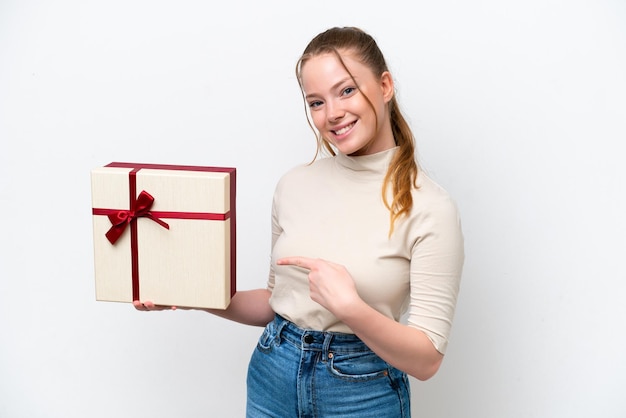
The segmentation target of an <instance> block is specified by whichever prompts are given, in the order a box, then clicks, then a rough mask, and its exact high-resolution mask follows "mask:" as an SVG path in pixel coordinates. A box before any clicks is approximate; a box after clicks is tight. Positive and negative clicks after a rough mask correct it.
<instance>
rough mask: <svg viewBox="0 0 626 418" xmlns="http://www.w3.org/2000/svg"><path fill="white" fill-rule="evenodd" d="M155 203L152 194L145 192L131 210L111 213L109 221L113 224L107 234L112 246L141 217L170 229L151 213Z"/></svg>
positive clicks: (132, 205) (140, 194)
mask: <svg viewBox="0 0 626 418" xmlns="http://www.w3.org/2000/svg"><path fill="white" fill-rule="evenodd" d="M153 202H154V197H152V195H150V193H148V192H146V191H145V190H143V191H142V192H141V193H139V196H138V197H137V199H136V200H135V202H134V204H131V205H130V207H131V209H130V210H118V211H117V212H115V213H111V214H110V215H108V216H109V220H110V221H111V223H112V224H113V226H112V227H111V229H109V230H108V232H107V233H106V234H105V235H106V237H107V239H108V240H109V242H111V244H115V242H116V241H117V239H118V238H119V237H120V236H122V233H123V232H124V230H125V229H126V227H127V226H128V225H129V224H130V223H131V222H133V221H134V220H136V219H137V218H140V217H146V218H150V219H152V220H153V221H154V222H156V223H158V224H159V225H161V226H162V227H163V228H166V229H170V226H169V225H168V224H166V223H165V222H163V221H162V220H160V219H159V218H157V217H156V216H154V215H153V214H152V212H150V208H151V207H152V203H153Z"/></svg>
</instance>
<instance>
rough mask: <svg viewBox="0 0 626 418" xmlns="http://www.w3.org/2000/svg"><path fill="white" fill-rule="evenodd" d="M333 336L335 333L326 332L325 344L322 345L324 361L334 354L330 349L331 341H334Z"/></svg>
mask: <svg viewBox="0 0 626 418" xmlns="http://www.w3.org/2000/svg"><path fill="white" fill-rule="evenodd" d="M333 337H334V335H333V334H332V333H330V332H326V333H324V346H323V347H322V361H323V362H324V363H325V362H326V361H327V360H328V359H329V358H331V357H332V355H333V354H332V352H331V351H330V343H331V342H332V341H333Z"/></svg>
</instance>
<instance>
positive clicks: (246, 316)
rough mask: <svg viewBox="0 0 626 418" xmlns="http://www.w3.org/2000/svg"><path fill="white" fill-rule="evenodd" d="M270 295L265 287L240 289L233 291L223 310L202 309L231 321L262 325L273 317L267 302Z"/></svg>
mask: <svg viewBox="0 0 626 418" xmlns="http://www.w3.org/2000/svg"><path fill="white" fill-rule="evenodd" d="M270 295H271V293H270V291H269V290H267V289H255V290H245V291H240V292H237V293H235V296H233V298H232V299H231V301H230V305H228V308H226V309H225V310H224V309H203V310H204V311H206V312H209V313H212V314H214V315H217V316H220V317H222V318H226V319H229V320H231V321H235V322H239V323H242V324H246V325H254V326H259V327H264V326H265V325H267V324H268V322H271V321H272V319H274V311H273V310H272V308H271V307H270V304H269V299H270Z"/></svg>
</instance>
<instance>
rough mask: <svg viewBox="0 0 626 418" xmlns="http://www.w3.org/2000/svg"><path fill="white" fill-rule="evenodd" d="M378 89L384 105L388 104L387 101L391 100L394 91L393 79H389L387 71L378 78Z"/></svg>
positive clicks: (389, 75) (389, 74)
mask: <svg viewBox="0 0 626 418" xmlns="http://www.w3.org/2000/svg"><path fill="white" fill-rule="evenodd" d="M380 87H381V89H382V92H383V98H384V99H385V103H389V101H390V100H391V99H393V95H394V93H395V89H394V86H393V77H391V73H390V72H389V71H385V72H384V73H382V75H381V76H380Z"/></svg>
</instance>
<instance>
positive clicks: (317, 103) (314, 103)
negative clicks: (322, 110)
mask: <svg viewBox="0 0 626 418" xmlns="http://www.w3.org/2000/svg"><path fill="white" fill-rule="evenodd" d="M321 105H322V102H321V101H320V100H314V101H312V102H309V107H310V108H311V109H315V108H316V107H320V106H321Z"/></svg>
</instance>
